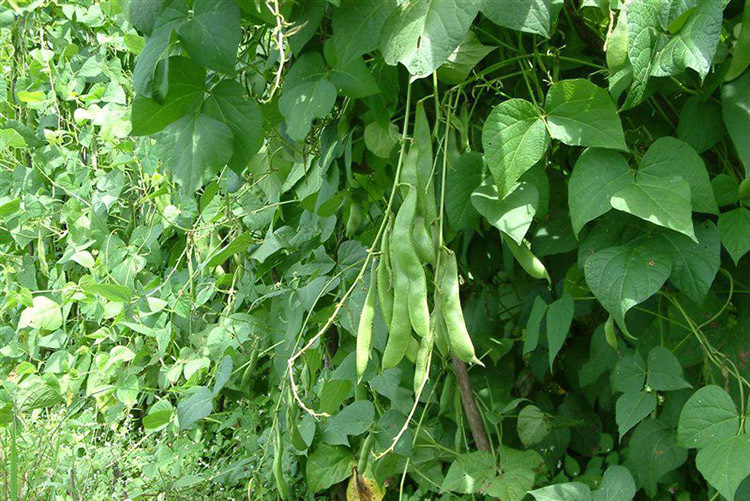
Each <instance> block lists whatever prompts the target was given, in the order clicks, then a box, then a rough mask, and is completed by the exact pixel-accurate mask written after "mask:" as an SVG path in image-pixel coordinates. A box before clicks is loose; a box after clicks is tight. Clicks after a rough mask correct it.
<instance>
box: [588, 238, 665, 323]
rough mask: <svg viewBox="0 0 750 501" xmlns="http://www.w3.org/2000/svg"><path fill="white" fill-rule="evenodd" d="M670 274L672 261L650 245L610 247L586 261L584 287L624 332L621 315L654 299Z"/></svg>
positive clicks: (623, 321) (623, 317)
mask: <svg viewBox="0 0 750 501" xmlns="http://www.w3.org/2000/svg"><path fill="white" fill-rule="evenodd" d="M671 272H672V261H671V259H669V256H668V255H666V254H664V252H662V251H661V250H659V249H658V248H655V247H654V246H653V245H651V246H649V245H645V244H640V245H638V244H632V243H631V244H629V245H623V246H617V247H610V248H608V249H604V250H602V251H599V252H597V253H595V254H594V255H593V256H591V257H589V258H588V259H587V260H586V264H585V266H584V273H585V276H586V283H587V284H588V285H589V287H590V288H591V291H592V292H593V293H594V295H595V296H596V298H597V299H598V300H599V302H600V303H601V304H602V306H604V308H606V310H607V311H609V312H610V313H611V314H612V316H613V317H614V319H615V321H616V322H617V325H619V326H620V328H621V329H622V330H623V331H624V332H626V333H627V332H628V330H627V327H626V325H625V314H626V313H627V312H628V310H630V309H631V308H632V307H633V306H635V305H637V304H639V303H642V302H643V301H645V300H646V299H648V298H649V297H651V296H652V295H654V294H655V293H656V292H657V291H658V290H659V289H660V288H661V286H662V285H664V282H666V280H667V278H669V275H670V273H671Z"/></svg>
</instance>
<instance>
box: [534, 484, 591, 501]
mask: <svg viewBox="0 0 750 501" xmlns="http://www.w3.org/2000/svg"><path fill="white" fill-rule="evenodd" d="M529 494H531V495H532V496H534V499H536V501H591V489H590V488H589V486H588V485H586V484H583V483H581V482H568V483H565V484H556V485H550V486H547V487H542V488H541V489H535V490H533V491H531V492H529Z"/></svg>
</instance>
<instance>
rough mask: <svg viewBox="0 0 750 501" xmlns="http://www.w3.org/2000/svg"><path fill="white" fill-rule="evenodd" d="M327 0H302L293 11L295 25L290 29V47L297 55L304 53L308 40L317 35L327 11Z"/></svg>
mask: <svg viewBox="0 0 750 501" xmlns="http://www.w3.org/2000/svg"><path fill="white" fill-rule="evenodd" d="M327 4H328V2H326V0H301V1H300V2H297V3H296V4H295V6H294V10H293V11H292V18H293V19H294V25H293V26H292V27H291V29H290V30H289V31H290V32H291V34H290V35H288V37H289V38H288V40H289V47H291V49H292V53H293V54H294V55H295V56H299V55H300V54H301V53H302V49H304V48H305V45H307V42H309V41H310V39H311V38H312V37H313V36H314V35H315V32H316V31H317V30H318V28H319V27H320V22H321V21H322V20H323V17H324V16H325V13H326V6H327Z"/></svg>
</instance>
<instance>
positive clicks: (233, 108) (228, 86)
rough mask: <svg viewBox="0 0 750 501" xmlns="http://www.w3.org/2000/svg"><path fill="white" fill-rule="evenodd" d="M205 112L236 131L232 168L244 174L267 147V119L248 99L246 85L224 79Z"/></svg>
mask: <svg viewBox="0 0 750 501" xmlns="http://www.w3.org/2000/svg"><path fill="white" fill-rule="evenodd" d="M203 113H205V114H206V115H207V116H208V117H210V118H213V119H215V120H218V121H219V122H222V123H223V124H225V125H226V126H228V127H229V129H230V130H231V131H232V157H231V158H230V160H229V168H230V169H232V170H234V171H235V172H237V173H241V172H242V170H243V169H244V168H245V167H246V166H247V164H249V163H250V160H251V159H252V158H253V156H254V155H255V154H256V153H257V152H258V150H260V147H261V144H263V117H262V116H261V114H260V110H259V109H258V105H257V104H255V102H254V101H252V100H250V99H247V98H245V91H244V89H243V87H242V85H240V84H239V83H237V82H235V81H233V80H222V81H221V82H219V84H218V85H216V86H215V87H213V88H212V89H211V90H210V91H209V94H208V98H207V99H206V102H205V103H204V104H203Z"/></svg>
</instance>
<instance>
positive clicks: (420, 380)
mask: <svg viewBox="0 0 750 501" xmlns="http://www.w3.org/2000/svg"><path fill="white" fill-rule="evenodd" d="M434 342H435V330H434V328H431V329H429V331H428V332H427V334H426V335H425V336H424V337H423V338H422V341H421V342H420V343H419V351H417V360H416V361H415V362H414V393H415V394H416V393H418V392H419V389H420V388H421V387H422V384H424V382H425V380H426V379H427V378H428V377H429V376H430V360H431V359H432V347H433V345H434Z"/></svg>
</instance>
